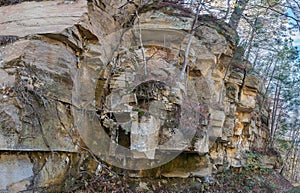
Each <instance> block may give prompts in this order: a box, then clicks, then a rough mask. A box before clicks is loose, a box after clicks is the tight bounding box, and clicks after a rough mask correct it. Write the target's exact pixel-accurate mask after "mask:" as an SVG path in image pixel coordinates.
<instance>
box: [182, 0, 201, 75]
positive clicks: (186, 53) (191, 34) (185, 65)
mask: <svg viewBox="0 0 300 193" xmlns="http://www.w3.org/2000/svg"><path fill="white" fill-rule="evenodd" d="M201 5H202V1H200V2H199V4H198V6H197V12H196V15H195V18H194V22H193V25H192V28H191V31H190V35H189V40H188V44H187V46H186V49H185V53H184V59H183V64H182V69H181V72H180V80H183V79H184V74H185V71H186V67H187V63H188V58H189V52H190V47H191V43H192V39H193V36H194V34H195V29H196V27H197V25H198V17H199V14H200V8H201Z"/></svg>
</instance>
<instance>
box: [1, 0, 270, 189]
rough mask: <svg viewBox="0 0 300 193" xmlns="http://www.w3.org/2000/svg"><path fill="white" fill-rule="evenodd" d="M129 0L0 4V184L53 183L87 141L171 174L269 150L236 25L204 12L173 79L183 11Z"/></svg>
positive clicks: (135, 164) (66, 173) (237, 162)
mask: <svg viewBox="0 0 300 193" xmlns="http://www.w3.org/2000/svg"><path fill="white" fill-rule="evenodd" d="M20 2H21V1H20ZM137 2H139V1H137ZM137 5H138V4H134V3H128V2H127V1H113V0H111V1H105V3H103V2H101V1H97V0H95V1H86V0H76V1H75V0H74V1H63V0H54V1H41V2H35V1H29V2H27V1H26V2H22V3H19V4H15V5H8V6H2V7H0V16H1V17H0V20H1V22H0V44H1V48H0V75H1V76H0V84H1V88H0V106H1V108H0V115H1V116H0V148H1V151H2V153H1V157H0V168H2V171H4V173H5V175H2V177H1V178H3V179H1V180H0V181H1V182H0V189H1V191H2V190H3V191H12V192H18V191H24V190H43V189H47V191H53V192H55V191H59V190H61V189H62V188H64V187H62V186H61V184H62V182H64V181H65V182H68V178H69V177H70V176H71V174H74V173H76V172H79V171H78V170H77V168H79V167H77V166H78V165H79V166H80V165H81V164H83V163H84V162H85V160H86V157H87V156H88V155H86V154H85V153H84V152H86V151H85V150H86V148H88V149H89V150H90V151H92V152H93V153H94V154H95V155H97V156H99V157H100V158H101V159H103V160H104V161H107V162H108V163H110V164H112V165H114V166H117V167H121V168H125V169H129V170H144V169H151V168H155V167H158V166H159V168H156V175H163V176H167V177H172V176H181V177H187V176H190V175H194V176H209V175H210V174H211V173H212V172H215V171H218V170H222V169H224V168H226V167H230V166H231V167H242V166H244V165H245V164H247V163H246V161H247V154H246V152H248V151H250V150H251V149H256V150H264V149H265V148H266V146H267V143H268V135H269V132H268V117H269V115H268V111H267V109H266V108H264V107H261V106H259V103H258V101H261V100H262V99H261V98H262V97H261V94H260V93H262V91H263V89H264V88H263V85H262V83H261V82H260V81H259V80H258V78H257V77H255V76H253V75H251V74H249V73H246V72H247V68H246V67H245V66H244V65H243V61H242V59H241V57H238V54H237V51H236V46H237V35H236V32H235V31H233V30H232V29H231V28H230V27H229V26H228V25H226V24H225V23H223V22H222V21H219V20H216V19H214V18H211V17H208V16H201V17H200V18H199V22H198V23H199V27H198V28H197V30H196V33H195V35H194V36H193V37H192V42H191V49H190V52H189V57H188V69H187V71H186V76H185V78H184V79H180V78H179V73H180V70H181V68H182V63H183V59H184V51H185V49H186V46H187V43H188V39H189V36H190V35H189V33H187V31H189V29H190V28H191V25H192V22H193V19H192V18H193V17H192V15H191V13H190V12H189V11H187V10H186V9H185V8H181V7H178V6H177V5H172V4H170V3H163V2H162V3H154V4H151V5H147V6H143V7H142V8H139V13H138V15H136V12H135V9H136V6H137ZM7 16H9V17H7ZM6 151H7V152H9V153H5V152H6ZM17 152H21V153H20V154H19V153H17ZM182 152H184V153H182ZM177 155H179V156H178V157H177V158H176V159H175V157H176V156H177ZM266 159H267V158H266ZM166 163H167V164H166ZM164 164H165V165H164ZM187 165H188V166H187ZM267 165H268V166H267V167H272V164H270V163H269V162H268V163H267ZM12 170H13V171H14V172H12V173H11V172H10V171H12ZM140 174H141V173H139V175H140ZM132 175H137V173H135V172H133V173H132ZM142 175H143V174H142ZM144 175H149V174H147V173H145V174H144ZM4 178H5V179H4ZM65 184H66V185H68V183H65ZM50 187H51V188H50Z"/></svg>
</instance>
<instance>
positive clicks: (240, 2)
mask: <svg viewBox="0 0 300 193" xmlns="http://www.w3.org/2000/svg"><path fill="white" fill-rule="evenodd" d="M248 2H249V0H237V1H236V3H235V7H234V10H233V13H232V15H231V17H230V20H229V25H230V26H231V27H232V28H233V29H234V30H236V29H237V27H238V25H239V22H240V20H241V18H242V14H243V12H244V10H245V8H246V6H247V4H248Z"/></svg>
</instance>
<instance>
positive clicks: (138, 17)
mask: <svg viewBox="0 0 300 193" xmlns="http://www.w3.org/2000/svg"><path fill="white" fill-rule="evenodd" d="M136 16H137V19H138V28H139V39H140V45H141V49H142V57H143V62H144V73H145V75H146V74H147V60H146V55H145V48H144V44H143V39H142V28H141V21H140V16H139V14H138V12H137V11H136Z"/></svg>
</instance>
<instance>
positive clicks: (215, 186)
mask: <svg viewBox="0 0 300 193" xmlns="http://www.w3.org/2000/svg"><path fill="white" fill-rule="evenodd" d="M292 188H293V186H292V185H291V183H290V182H289V181H287V180H286V179H285V178H283V177H282V176H281V175H279V174H278V173H277V172H276V171H273V170H267V169H258V170H250V169H248V170H247V169H238V170H232V169H231V170H227V171H224V172H222V173H218V174H214V175H213V176H211V177H208V178H195V177H191V178H185V179H183V178H163V177H160V178H130V177H128V176H126V175H124V174H123V175H120V174H116V173H114V172H113V171H111V170H109V169H103V170H102V171H101V173H100V174H98V175H95V174H89V173H82V174H81V175H80V176H78V178H77V179H75V180H74V183H73V186H72V187H71V188H70V189H68V190H67V192H72V193H83V192H84V193H86V192H87V193H89V192H116V193H119V192H126V193H130V192H134V193H135V192H141V193H142V192H146V193H156V192H157V193H173V192H174V193H179V192H189V193H193V192H195V193H196V192H205V193H210V192H211V193H226V192H228V193H235V192H240V193H284V192H288V191H291V190H292Z"/></svg>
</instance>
